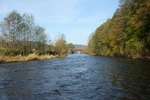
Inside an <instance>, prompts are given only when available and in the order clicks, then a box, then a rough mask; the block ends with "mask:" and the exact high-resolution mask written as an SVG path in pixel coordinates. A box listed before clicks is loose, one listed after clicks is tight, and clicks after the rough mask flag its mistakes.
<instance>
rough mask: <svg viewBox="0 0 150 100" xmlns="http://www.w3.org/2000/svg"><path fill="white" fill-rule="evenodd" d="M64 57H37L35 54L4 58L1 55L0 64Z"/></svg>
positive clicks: (47, 55) (46, 55)
mask: <svg viewBox="0 0 150 100" xmlns="http://www.w3.org/2000/svg"><path fill="white" fill-rule="evenodd" d="M65 56H66V55H62V56H59V55H49V54H45V55H37V54H34V53H33V54H29V55H27V56H21V55H18V56H5V55H1V56H0V64H2V63H13V62H27V61H35V60H46V59H54V58H62V57H65Z"/></svg>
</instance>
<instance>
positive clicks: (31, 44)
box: [0, 11, 69, 56]
mask: <svg viewBox="0 0 150 100" xmlns="http://www.w3.org/2000/svg"><path fill="white" fill-rule="evenodd" d="M49 41H50V39H49V38H48V36H47V34H46V33H45V28H43V27H41V26H39V25H35V22H34V17H33V15H29V14H27V13H24V14H20V13H18V12H17V11H12V12H11V13H9V14H8V15H7V16H6V17H5V18H4V19H3V20H2V21H1V22H0V54H1V55H9V56H16V55H28V54H30V53H37V54H46V53H49V54H59V55H63V54H66V53H67V52H68V49H69V47H68V44H67V42H66V39H65V35H63V34H59V36H58V38H57V40H56V42H55V43H54V44H52V43H49Z"/></svg>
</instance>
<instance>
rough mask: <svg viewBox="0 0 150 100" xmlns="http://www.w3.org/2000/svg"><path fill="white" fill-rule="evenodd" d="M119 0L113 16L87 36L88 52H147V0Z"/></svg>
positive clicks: (149, 24) (149, 38)
mask: <svg viewBox="0 0 150 100" xmlns="http://www.w3.org/2000/svg"><path fill="white" fill-rule="evenodd" d="M119 2H120V6H119V8H118V9H117V10H116V12H115V13H114V15H113V17H112V18H111V19H108V20H107V21H106V22H105V23H103V24H102V25H100V26H99V27H98V28H97V29H96V31H95V32H94V33H92V34H91V35H90V36H89V43H88V52H89V53H90V54H96V55H107V56H127V57H144V56H150V0H120V1H119Z"/></svg>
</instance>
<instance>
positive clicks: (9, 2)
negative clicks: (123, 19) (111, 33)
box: [0, 0, 119, 45]
mask: <svg viewBox="0 0 150 100" xmlns="http://www.w3.org/2000/svg"><path fill="white" fill-rule="evenodd" d="M118 5H119V0H0V21H2V20H3V18H4V17H6V16H7V15H8V14H9V13H10V12H11V11H13V10H17V11H18V12H19V13H21V14H23V13H28V14H32V15H33V16H34V19H35V23H36V24H37V25H40V26H42V27H44V28H46V33H47V34H48V35H49V37H50V38H51V39H52V40H54V39H55V37H56V36H57V35H58V33H63V34H65V36H66V40H67V42H68V43H70V42H71V43H73V44H85V45H86V44H87V43H88V37H89V35H90V34H91V33H92V32H94V31H95V30H96V28H97V27H98V26H100V25H101V24H102V23H104V22H105V21H106V20H107V19H108V18H111V17H112V16H113V14H114V12H115V11H116V9H117V8H118Z"/></svg>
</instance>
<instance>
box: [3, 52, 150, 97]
mask: <svg viewBox="0 0 150 100" xmlns="http://www.w3.org/2000/svg"><path fill="white" fill-rule="evenodd" d="M29 99H30V100H31V99H32V100H37V99H38V100H43V99H44V100H45V99H46V100H110V99H111V100H113V99H114V100H116V99H121V100H126V99H150V61H149V60H140V59H126V58H112V57H99V56H90V55H83V54H80V55H79V54H73V55H68V56H67V57H65V58H57V59H52V60H41V61H31V62H19V63H8V64H0V100H29Z"/></svg>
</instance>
